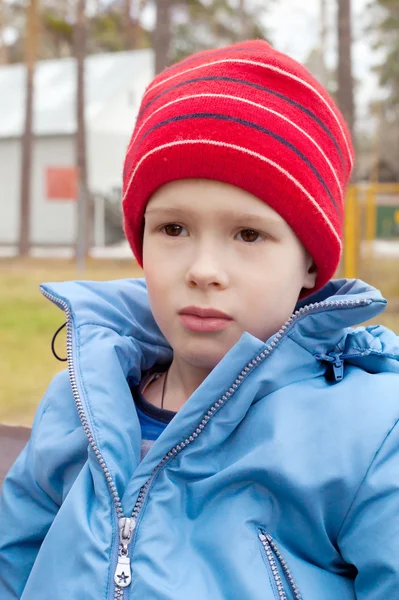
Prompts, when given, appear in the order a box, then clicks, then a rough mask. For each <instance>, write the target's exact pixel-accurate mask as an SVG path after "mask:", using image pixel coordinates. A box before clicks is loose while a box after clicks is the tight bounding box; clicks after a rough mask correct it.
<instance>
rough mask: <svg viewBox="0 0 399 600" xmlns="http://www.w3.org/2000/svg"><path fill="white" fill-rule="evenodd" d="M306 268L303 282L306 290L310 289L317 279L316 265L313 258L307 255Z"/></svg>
mask: <svg viewBox="0 0 399 600" xmlns="http://www.w3.org/2000/svg"><path fill="white" fill-rule="evenodd" d="M306 267H307V270H306V273H305V278H304V282H303V287H304V288H305V289H307V290H311V289H312V288H314V286H315V285H316V279H317V267H316V264H315V262H314V260H313V258H312V257H311V256H310V255H309V256H308V258H307V265H306Z"/></svg>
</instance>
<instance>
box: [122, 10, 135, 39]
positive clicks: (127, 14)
mask: <svg viewBox="0 0 399 600" xmlns="http://www.w3.org/2000/svg"><path fill="white" fill-rule="evenodd" d="M131 11H132V0H124V2H123V13H124V14H123V19H124V27H125V47H126V50H132V48H134V39H133V34H134V28H133V19H132V13H131Z"/></svg>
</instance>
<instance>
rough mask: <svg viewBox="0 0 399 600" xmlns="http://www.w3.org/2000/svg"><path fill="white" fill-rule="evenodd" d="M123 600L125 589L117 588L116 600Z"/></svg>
mask: <svg viewBox="0 0 399 600" xmlns="http://www.w3.org/2000/svg"><path fill="white" fill-rule="evenodd" d="M122 598H123V589H122V588H120V587H118V586H117V585H116V586H115V593H114V600H122Z"/></svg>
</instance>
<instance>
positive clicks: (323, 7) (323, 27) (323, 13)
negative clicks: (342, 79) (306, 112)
mask: <svg viewBox="0 0 399 600" xmlns="http://www.w3.org/2000/svg"><path fill="white" fill-rule="evenodd" d="M327 33H328V26H327V0H320V53H321V70H322V73H321V83H322V84H323V85H324V87H327V85H328V70H327V60H326V57H327Z"/></svg>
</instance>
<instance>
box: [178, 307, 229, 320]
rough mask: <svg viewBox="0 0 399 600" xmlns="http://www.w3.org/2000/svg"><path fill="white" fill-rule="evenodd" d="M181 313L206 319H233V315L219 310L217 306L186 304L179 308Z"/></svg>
mask: <svg viewBox="0 0 399 600" xmlns="http://www.w3.org/2000/svg"><path fill="white" fill-rule="evenodd" d="M179 315H195V316H196V317H202V318H205V319H209V318H217V319H229V320H230V321H232V320H233V317H231V316H230V315H228V314H227V313H224V312H222V311H221V310H217V309H215V308H200V307H199V306H186V307H185V308H182V309H181V310H179Z"/></svg>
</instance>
